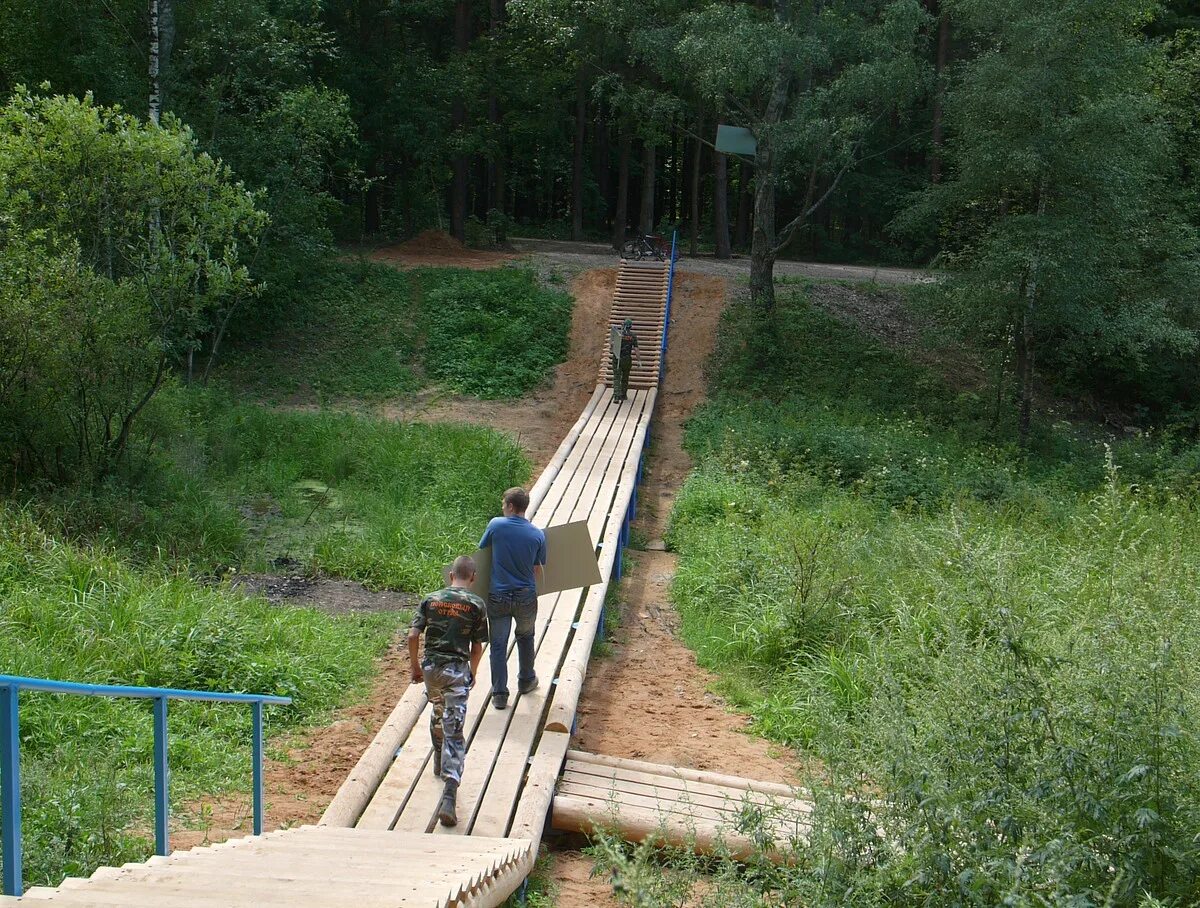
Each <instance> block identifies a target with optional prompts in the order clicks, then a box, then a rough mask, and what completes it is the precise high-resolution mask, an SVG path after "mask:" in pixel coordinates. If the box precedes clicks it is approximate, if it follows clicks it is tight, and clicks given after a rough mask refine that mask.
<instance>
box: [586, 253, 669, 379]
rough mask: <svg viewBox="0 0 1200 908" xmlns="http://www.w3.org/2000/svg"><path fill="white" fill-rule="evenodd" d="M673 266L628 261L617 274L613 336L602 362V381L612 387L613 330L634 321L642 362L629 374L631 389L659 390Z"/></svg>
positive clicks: (609, 339)
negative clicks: (628, 320)
mask: <svg viewBox="0 0 1200 908" xmlns="http://www.w3.org/2000/svg"><path fill="white" fill-rule="evenodd" d="M670 275H671V271H670V267H669V266H668V265H667V263H665V262H634V261H629V260H627V259H624V260H622V261H621V267H620V268H619V269H618V271H617V288H616V292H615V295H614V297H613V306H612V312H611V313H610V315H609V328H610V330H609V332H608V334H609V336H608V337H607V338H606V339H605V343H604V355H603V356H602V357H601V359H600V380H601V381H602V382H603V383H604V384H606V385H608V387H610V388H611V387H612V345H611V344H612V331H611V328H614V327H615V328H620V327H621V326H622V324H624V322H625V319H627V318H628V319H632V320H633V331H634V333H635V334H637V336H638V352H639V353H640V357H639V359H640V362H638V363H637V364H635V365H634V367H633V369H632V370H630V373H629V387H630V388H656V387H658V382H659V379H660V378H661V377H662V338H663V333H664V332H665V331H666V329H667V293H668V289H669V287H670Z"/></svg>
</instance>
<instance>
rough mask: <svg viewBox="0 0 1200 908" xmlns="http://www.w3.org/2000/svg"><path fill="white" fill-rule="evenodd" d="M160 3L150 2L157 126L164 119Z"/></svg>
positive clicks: (152, 112)
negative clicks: (159, 68) (159, 77)
mask: <svg viewBox="0 0 1200 908" xmlns="http://www.w3.org/2000/svg"><path fill="white" fill-rule="evenodd" d="M158 2H159V0H150V122H151V123H153V124H154V125H155V126H157V125H158V124H159V121H160V119H161V117H162V86H161V85H160V84H159V81H158V65H159V40H160V37H161V36H160V32H159V22H158Z"/></svg>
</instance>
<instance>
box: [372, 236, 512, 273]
mask: <svg viewBox="0 0 1200 908" xmlns="http://www.w3.org/2000/svg"><path fill="white" fill-rule="evenodd" d="M368 257H369V258H370V259H371V260H372V261H375V262H382V263H383V264H385V265H393V266H395V267H398V268H418V267H421V266H422V265H444V266H451V267H454V268H470V269H472V270H481V269H484V268H495V267H496V266H497V265H499V264H501V263H502V262H505V261H508V260H509V259H511V258H514V256H513V255H511V254H509V253H504V252H492V251H489V250H485V249H468V248H467V247H466V246H464V245H463V244H462V243H460V242H459V241H458V240H456V239H455V238H454V237H452V236H450V234H448V233H446V232H445V231H443V230H426V231H425V232H424V233H421V234H418V235H417V236H415V237H413V238H412V239H411V240H408V241H406V242H403V243H396V244H395V245H392V246H383V247H381V248H379V249H375V250H373V251H372V252H371V253H370V255H369V256H368Z"/></svg>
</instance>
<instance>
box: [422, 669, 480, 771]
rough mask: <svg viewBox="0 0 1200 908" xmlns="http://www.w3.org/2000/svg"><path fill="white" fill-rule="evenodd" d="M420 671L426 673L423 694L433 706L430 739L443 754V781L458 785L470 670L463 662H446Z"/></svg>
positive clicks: (463, 755)
mask: <svg viewBox="0 0 1200 908" xmlns="http://www.w3.org/2000/svg"><path fill="white" fill-rule="evenodd" d="M422 671H424V672H425V692H426V693H427V694H429V702H430V704H431V705H432V706H433V715H432V716H430V718H429V737H430V738H431V739H432V740H433V746H434V749H435V750H439V751H441V754H442V778H443V779H447V780H450V781H453V782H461V781H462V771H463V762H464V761H465V760H466V757H467V742H466V739H465V738H464V737H463V725H464V724H465V723H466V721H467V693H468V691H469V690H470V678H471V668H470V666H469V665H467V663H466V662H448V663H446V664H445V665H425V666H422Z"/></svg>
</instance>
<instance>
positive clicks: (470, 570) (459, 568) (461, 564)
mask: <svg viewBox="0 0 1200 908" xmlns="http://www.w3.org/2000/svg"><path fill="white" fill-rule="evenodd" d="M450 573H451V574H453V575H454V576H455V577H457V578H458V579H459V580H470V579H471V578H472V577H474V576H475V559H474V558H472V557H471V556H470V555H459V556H458V557H457V558H455V559H454V564H453V565H452V566H451V567H450Z"/></svg>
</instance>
